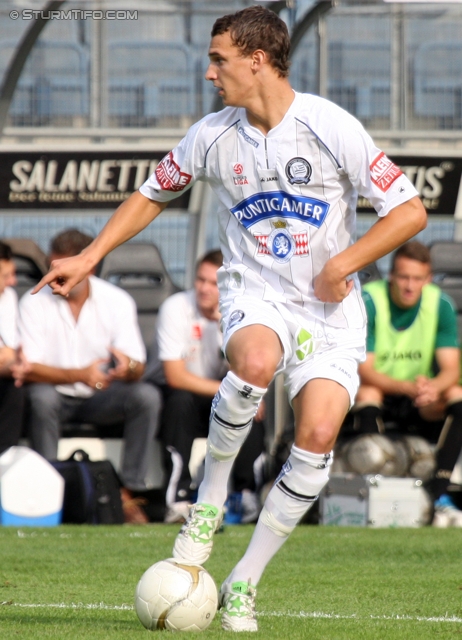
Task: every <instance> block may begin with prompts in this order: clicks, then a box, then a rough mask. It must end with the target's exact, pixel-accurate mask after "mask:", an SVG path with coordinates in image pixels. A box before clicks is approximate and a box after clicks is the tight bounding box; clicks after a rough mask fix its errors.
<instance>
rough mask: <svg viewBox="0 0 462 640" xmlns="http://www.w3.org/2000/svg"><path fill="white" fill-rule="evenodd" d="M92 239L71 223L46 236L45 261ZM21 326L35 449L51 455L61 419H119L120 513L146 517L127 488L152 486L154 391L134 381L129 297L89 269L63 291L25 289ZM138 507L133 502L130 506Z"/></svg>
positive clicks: (139, 344)
mask: <svg viewBox="0 0 462 640" xmlns="http://www.w3.org/2000/svg"><path fill="white" fill-rule="evenodd" d="M91 241H92V238H91V237H89V236H87V235H85V234H83V233H81V232H80V231H78V230H76V229H69V230H67V231H64V232H62V233H60V234H59V235H58V236H56V237H55V238H54V239H53V240H52V242H51V251H50V261H52V260H55V259H57V258H62V257H64V256H66V257H67V256H73V255H77V254H79V253H80V252H81V251H82V250H83V249H84V248H85V247H86V246H88V245H89V244H90V242H91ZM20 328H21V339H22V347H23V351H24V357H25V359H26V361H27V364H26V365H25V366H23V367H22V368H21V367H18V368H17V369H16V370H15V374H16V376H17V377H18V378H20V379H22V380H24V381H25V382H28V383H31V384H28V385H27V387H26V389H27V395H28V398H29V401H30V423H29V429H30V438H31V442H32V446H33V448H34V449H35V450H36V451H38V452H39V453H40V454H41V455H43V456H44V457H45V458H47V459H49V460H53V459H56V457H57V447H58V440H59V437H60V433H61V425H62V424H63V423H66V422H87V423H92V424H96V425H98V426H104V427H111V425H115V424H117V423H120V422H123V423H124V444H125V448H124V459H123V463H122V469H121V473H120V475H121V479H122V482H123V485H124V490H123V491H122V500H123V503H124V506H125V515H126V520H127V521H130V522H140V523H141V522H143V521H145V522H147V517H146V514H144V512H143V511H142V510H141V509H140V508H139V506H137V505H136V504H134V501H133V499H132V492H133V491H136V492H140V491H141V492H142V491H146V490H149V489H151V488H152V487H150V486H147V484H146V477H147V471H148V467H149V462H150V461H149V452H150V451H151V449H150V447H149V446H148V444H149V442H150V441H152V440H153V439H154V437H155V435H156V432H157V427H158V417H159V410H160V404H161V401H160V394H159V391H158V390H157V389H156V388H155V387H153V386H152V385H150V384H146V383H143V382H140V381H139V379H140V377H141V375H142V374H143V372H144V363H145V359H146V352H145V347H144V344H143V341H142V338H141V333H140V330H139V326H138V322H137V315H136V306H135V302H134V300H133V299H132V298H131V297H130V296H129V295H128V294H127V293H126V292H125V291H123V290H122V289H120V288H118V287H116V286H114V285H112V284H110V283H108V282H106V281H104V280H101V279H100V278H97V277H95V276H94V275H90V276H89V277H87V278H85V279H84V280H83V281H82V282H81V283H79V284H78V285H76V286H75V287H74V288H73V289H72V291H70V293H69V295H68V296H67V297H65V298H63V297H61V296H54V295H53V293H52V291H51V289H50V288H48V287H47V288H45V289H42V291H40V292H39V293H37V294H36V295H30V294H27V293H26V295H25V296H23V298H22V299H21V303H20ZM135 507H138V508H135Z"/></svg>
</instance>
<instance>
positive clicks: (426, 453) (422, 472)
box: [403, 436, 436, 480]
mask: <svg viewBox="0 0 462 640" xmlns="http://www.w3.org/2000/svg"><path fill="white" fill-rule="evenodd" d="M403 441H404V444H405V445H406V446H407V448H408V450H409V455H410V459H411V460H410V465H409V475H410V476H411V477H412V478H421V479H422V480H429V479H430V478H431V477H432V475H433V473H434V471H435V468H436V460H435V454H434V453H433V451H432V448H431V446H430V444H429V443H428V441H427V440H425V439H424V438H421V437H420V436H405V437H404V438H403Z"/></svg>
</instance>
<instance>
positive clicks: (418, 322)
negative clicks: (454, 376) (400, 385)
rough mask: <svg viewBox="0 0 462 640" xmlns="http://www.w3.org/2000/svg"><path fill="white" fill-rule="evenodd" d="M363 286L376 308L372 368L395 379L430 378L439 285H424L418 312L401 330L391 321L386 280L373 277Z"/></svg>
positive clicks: (436, 324) (439, 293)
mask: <svg viewBox="0 0 462 640" xmlns="http://www.w3.org/2000/svg"><path fill="white" fill-rule="evenodd" d="M363 289H364V291H367V293H369V295H370V296H371V298H372V300H373V302H374V305H375V310H376V315H375V363H374V368H375V370H376V371H379V372H380V373H385V374H386V375H388V376H390V378H394V379H395V380H415V378H416V376H419V375H423V376H427V377H429V378H432V377H433V372H432V363H433V358H434V354H435V341H436V330H437V326H438V310H439V301H440V295H441V291H440V289H439V288H438V287H436V286H435V285H434V284H427V285H425V286H424V288H423V289H422V298H421V301H420V308H419V312H418V313H417V316H416V318H415V320H414V322H413V323H412V324H411V326H410V327H408V328H407V329H404V330H403V331H397V330H396V329H395V328H394V327H393V325H392V324H391V313H390V304H389V299H388V282H387V281H386V280H377V281H375V282H370V283H368V284H366V285H364V287H363Z"/></svg>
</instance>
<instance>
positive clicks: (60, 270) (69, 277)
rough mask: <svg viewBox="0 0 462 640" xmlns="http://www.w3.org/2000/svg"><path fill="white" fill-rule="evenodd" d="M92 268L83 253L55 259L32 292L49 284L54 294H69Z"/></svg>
mask: <svg viewBox="0 0 462 640" xmlns="http://www.w3.org/2000/svg"><path fill="white" fill-rule="evenodd" d="M91 270H92V267H91V265H89V264H88V262H87V260H86V259H85V257H84V256H83V255H82V254H80V255H77V256H72V257H71V258H61V259H59V260H53V261H52V263H51V266H50V271H49V272H48V273H47V274H46V275H45V276H43V278H42V279H41V280H40V282H39V283H38V284H37V285H36V286H35V287H34V289H33V290H32V294H34V293H37V292H38V291H40V289H42V288H43V287H44V286H45V285H46V284H48V285H50V287H51V289H52V290H53V294H55V295H59V296H67V295H68V294H69V291H70V290H71V289H72V288H73V287H75V285H76V284H78V283H79V282H81V280H83V279H84V278H85V276H87V275H88V274H89V273H90V271H91Z"/></svg>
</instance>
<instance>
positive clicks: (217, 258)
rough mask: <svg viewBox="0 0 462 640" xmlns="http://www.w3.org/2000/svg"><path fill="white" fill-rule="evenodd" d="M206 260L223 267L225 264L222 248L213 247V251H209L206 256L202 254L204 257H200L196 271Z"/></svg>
mask: <svg viewBox="0 0 462 640" xmlns="http://www.w3.org/2000/svg"><path fill="white" fill-rule="evenodd" d="M204 262H208V263H209V264H213V265H215V266H216V267H221V265H222V264H223V254H222V253H221V251H220V249H213V250H212V251H209V252H208V253H206V254H205V255H204V256H202V258H199V260H198V261H197V263H196V271H197V270H198V269H199V267H200V266H201V265H203V264H204Z"/></svg>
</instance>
